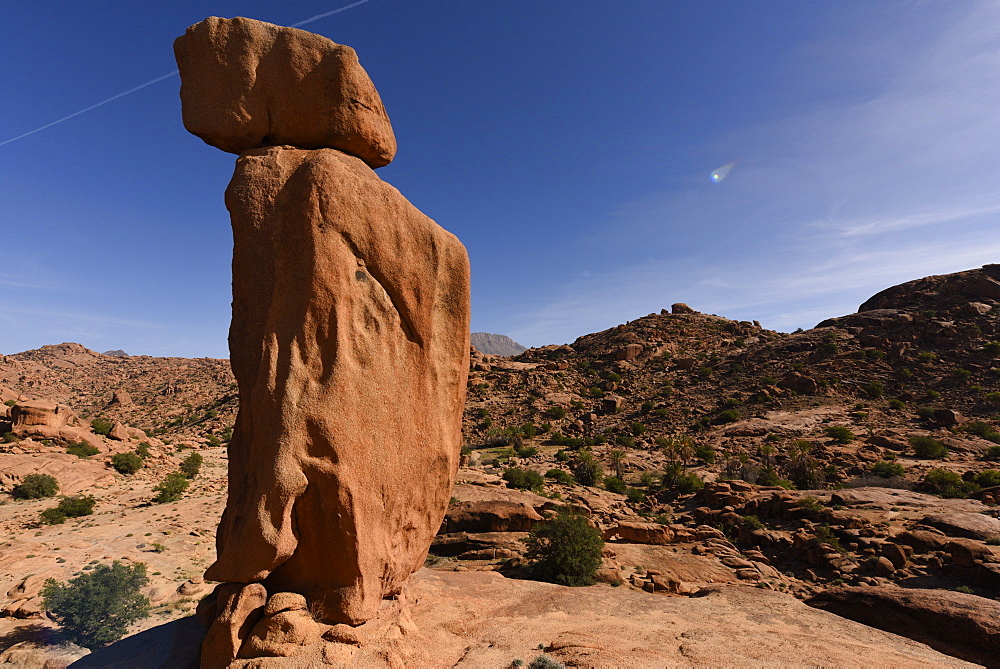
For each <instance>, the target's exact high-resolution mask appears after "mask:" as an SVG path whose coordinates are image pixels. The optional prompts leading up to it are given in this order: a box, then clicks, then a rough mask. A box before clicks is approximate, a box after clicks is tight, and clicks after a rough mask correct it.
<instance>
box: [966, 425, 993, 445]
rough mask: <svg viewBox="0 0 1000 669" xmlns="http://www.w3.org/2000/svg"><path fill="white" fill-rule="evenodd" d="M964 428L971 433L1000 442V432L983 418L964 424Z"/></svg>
mask: <svg viewBox="0 0 1000 669" xmlns="http://www.w3.org/2000/svg"><path fill="white" fill-rule="evenodd" d="M962 429H963V430H965V431H966V432H968V433H969V434H974V435H976V436H977V437H982V438H983V439H986V440H987V441H992V442H993V443H995V444H1000V432H997V431H996V429H995V428H994V427H993V426H992V425H990V424H989V423H987V422H986V421H982V420H970V421H969V422H968V423H966V424H965V425H963V426H962Z"/></svg>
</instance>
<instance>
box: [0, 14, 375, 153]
mask: <svg viewBox="0 0 1000 669" xmlns="http://www.w3.org/2000/svg"><path fill="white" fill-rule="evenodd" d="M366 2H371V0H359V1H358V2H353V3H351V4H349V5H344V6H343V7H340V8H338V9H334V10H332V11H329V12H323V13H322V14H317V15H316V16H311V17H309V18H308V19H306V20H305V21H299V22H298V23H293V24H292V26H291V27H292V28H298V27H299V26H304V25H306V24H307V23H312V22H313V21H319V20H320V19H325V18H326V17H328V16H333V15H334V14H339V13H340V12H346V11H347V10H348V9H354V8H355V7H357V6H358V5H363V4H365V3H366ZM177 74H178V71H177V70H174V71H173V72H167V73H166V74H163V75H160V76H158V77H156V78H155V79H150V80H149V81H147V82H146V83H144V84H139V85H138V86H136V87H135V88H130V89H128V90H127V91H123V92H121V93H118V94H116V95H112V96H111V97H110V98H108V99H106V100H101V101H100V102H98V103H95V104H92V105H90V106H89V107H86V108H85V109H81V110H80V111H75V112H73V113H72V114H70V115H68V116H63V117H62V118H60V119H56V120H55V121H52V122H51V123H46V124H45V125H43V126H41V127H40V128H35V129H34V130H29V131H28V132H26V133H24V134H23V135H18V136H17V137H11V138H10V139H5V140H4V141H2V142H0V146H3V145H4V144H10V143H11V142H16V141H17V140H19V139H24V138H25V137H28V136H30V135H34V134H35V133H36V132H41V131H42V130H46V129H48V128H51V127H52V126H54V125H59V124H60V123H63V122H65V121H68V120H70V119H71V118H76V117H77V116H79V115H80V114H86V113H87V112H89V111H91V110H94V109H97V108H98V107H103V106H104V105H106V104H108V103H109V102H114V101H115V100H117V99H118V98H123V97H125V96H126V95H131V94H132V93H135V92H136V91H141V90H142V89H143V88H146V86H152V85H153V84H155V83H158V82H161V81H163V80H164V79H169V78H170V77H173V76H175V75H177Z"/></svg>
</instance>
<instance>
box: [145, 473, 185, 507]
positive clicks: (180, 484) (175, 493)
mask: <svg viewBox="0 0 1000 669" xmlns="http://www.w3.org/2000/svg"><path fill="white" fill-rule="evenodd" d="M188 485H189V483H188V479H187V477H186V476H184V474H183V473H182V472H170V473H169V474H167V476H166V478H164V479H163V481H161V482H160V485H158V486H156V487H155V488H153V490H155V491H156V496H155V497H153V502H155V503H156V504H163V503H165V502H176V501H177V500H179V499H180V498H181V497H182V496H183V495H184V491H185V490H187V489H188Z"/></svg>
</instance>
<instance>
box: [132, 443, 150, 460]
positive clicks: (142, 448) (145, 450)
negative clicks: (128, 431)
mask: <svg viewBox="0 0 1000 669" xmlns="http://www.w3.org/2000/svg"><path fill="white" fill-rule="evenodd" d="M135 454H136V455H138V456H139V457H140V458H142V459H143V460H145V459H146V458H148V457H149V442H146V441H140V442H139V445H138V446H136V447H135Z"/></svg>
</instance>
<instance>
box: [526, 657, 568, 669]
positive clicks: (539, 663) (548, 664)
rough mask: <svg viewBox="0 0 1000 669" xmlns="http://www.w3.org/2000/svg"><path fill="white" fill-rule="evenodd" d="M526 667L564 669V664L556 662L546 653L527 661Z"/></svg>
mask: <svg viewBox="0 0 1000 669" xmlns="http://www.w3.org/2000/svg"><path fill="white" fill-rule="evenodd" d="M528 669H566V665H565V664H563V663H562V662H556V661H555V660H553V659H552V658H551V657H549V656H548V655H539V656H538V657H536V658H535V659H534V660H532V661H531V662H529V663H528Z"/></svg>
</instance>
